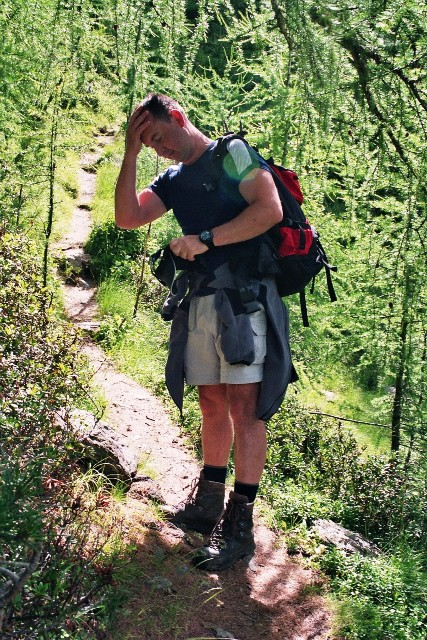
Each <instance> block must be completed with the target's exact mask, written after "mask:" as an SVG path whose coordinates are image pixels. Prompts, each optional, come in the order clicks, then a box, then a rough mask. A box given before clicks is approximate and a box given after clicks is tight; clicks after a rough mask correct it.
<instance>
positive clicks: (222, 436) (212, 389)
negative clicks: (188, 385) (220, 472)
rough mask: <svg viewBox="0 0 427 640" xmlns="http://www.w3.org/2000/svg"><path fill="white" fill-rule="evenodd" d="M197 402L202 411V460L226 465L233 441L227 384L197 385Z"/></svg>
mask: <svg viewBox="0 0 427 640" xmlns="http://www.w3.org/2000/svg"><path fill="white" fill-rule="evenodd" d="M199 402H200V409H201V412H202V449H203V462H204V464H205V465H210V466H213V467H226V466H227V464H228V458H229V456H230V450H231V445H232V443H233V423H232V420H231V416H230V411H229V406H228V397H227V386H226V385H225V384H213V385H201V386H199Z"/></svg>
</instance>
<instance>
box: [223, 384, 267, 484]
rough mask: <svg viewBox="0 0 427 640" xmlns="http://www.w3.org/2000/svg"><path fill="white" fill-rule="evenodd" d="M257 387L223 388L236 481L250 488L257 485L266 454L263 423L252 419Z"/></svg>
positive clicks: (234, 385) (253, 385) (234, 386)
mask: <svg viewBox="0 0 427 640" xmlns="http://www.w3.org/2000/svg"><path fill="white" fill-rule="evenodd" d="M259 387H260V385H259V384H258V383H252V384H228V385H227V398H228V406H229V410H230V415H231V419H232V422H233V426H234V464H235V468H236V480H237V481H238V482H242V483H244V484H251V485H258V484H259V481H260V479H261V475H262V472H263V470H264V466H265V459H266V452H267V439H266V432H265V423H264V422H263V421H262V420H258V418H257V416H256V407H257V402H258V395H259Z"/></svg>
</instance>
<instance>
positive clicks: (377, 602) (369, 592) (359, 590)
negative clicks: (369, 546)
mask: <svg viewBox="0 0 427 640" xmlns="http://www.w3.org/2000/svg"><path fill="white" fill-rule="evenodd" d="M320 565H321V568H322V569H323V570H324V571H325V572H326V573H327V574H328V575H329V576H331V578H332V579H331V581H330V585H331V589H332V591H333V593H334V594H335V596H336V597H337V599H338V614H339V615H338V620H339V624H340V633H341V634H343V635H344V637H345V638H346V640H347V639H348V640H424V639H425V637H426V632H427V618H426V615H427V607H426V601H425V589H426V582H427V581H426V575H425V573H423V572H422V571H421V562H420V559H419V557H418V556H416V555H415V554H413V553H408V552H407V551H405V550H404V551H403V553H402V555H393V556H386V555H383V556H380V557H377V558H365V557H362V556H359V555H354V556H350V557H346V556H345V555H344V554H343V553H342V552H340V551H337V550H336V549H332V550H330V551H329V552H328V553H326V554H325V555H324V556H323V558H322V559H321V563H320Z"/></svg>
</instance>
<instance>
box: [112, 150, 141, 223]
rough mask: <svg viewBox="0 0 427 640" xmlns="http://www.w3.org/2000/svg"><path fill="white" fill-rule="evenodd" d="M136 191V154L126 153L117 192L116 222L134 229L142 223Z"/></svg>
mask: <svg viewBox="0 0 427 640" xmlns="http://www.w3.org/2000/svg"><path fill="white" fill-rule="evenodd" d="M139 214H140V211H139V203H138V197H137V193H136V156H132V155H126V154H125V156H124V158H123V163H122V166H121V169H120V173H119V177H118V179H117V184H116V192H115V217H116V224H117V226H119V227H122V228H124V229H132V228H134V227H136V226H139V225H140V224H141V221H140V215H139Z"/></svg>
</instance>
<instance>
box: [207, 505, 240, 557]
mask: <svg viewBox="0 0 427 640" xmlns="http://www.w3.org/2000/svg"><path fill="white" fill-rule="evenodd" d="M239 515H240V514H239V508H238V505H237V504H233V503H232V502H229V503H228V504H227V507H226V509H225V511H224V514H223V516H222V517H221V518H220V519H219V521H218V523H217V524H216V525H215V528H214V530H213V531H212V534H211V537H210V539H209V546H210V547H212V548H214V549H221V548H223V547H224V545H225V544H226V541H227V540H229V539H231V538H233V537H234V536H235V535H236V533H237V531H238V522H239Z"/></svg>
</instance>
